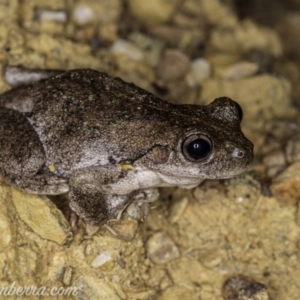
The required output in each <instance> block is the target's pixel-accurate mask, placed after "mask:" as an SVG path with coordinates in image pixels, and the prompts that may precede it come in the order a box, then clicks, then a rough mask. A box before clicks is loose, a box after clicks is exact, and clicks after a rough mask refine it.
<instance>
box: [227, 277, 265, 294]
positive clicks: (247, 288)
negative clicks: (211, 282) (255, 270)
mask: <svg viewBox="0 0 300 300" xmlns="http://www.w3.org/2000/svg"><path fill="white" fill-rule="evenodd" d="M223 297H224V298H225V300H269V299H270V298H269V295H268V292H267V287H266V286H265V285H264V284H262V283H260V282H257V281H255V280H253V279H251V278H249V277H247V276H244V275H236V276H233V277H231V278H229V279H227V280H226V282H225V284H224V286H223Z"/></svg>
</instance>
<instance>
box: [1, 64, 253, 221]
mask: <svg viewBox="0 0 300 300" xmlns="http://www.w3.org/2000/svg"><path fill="white" fill-rule="evenodd" d="M195 133H197V134H202V135H204V136H206V137H207V138H208V139H209V140H210V141H211V143H212V150H211V153H210V154H209V155H208V157H206V158H205V159H204V160H200V161H191V160H189V159H187V158H186V157H185V156H184V155H183V153H182V142H183V141H184V140H185V138H186V137H187V136H189V135H191V134H195ZM0 139H1V149H0V175H2V176H3V177H4V179H5V180H6V181H7V182H9V183H10V184H12V185H14V186H17V187H19V188H21V189H23V190H25V191H28V192H30V193H37V194H49V195H57V194H61V193H65V192H68V191H69V192H70V206H71V208H72V209H73V210H74V211H75V212H76V213H77V214H78V215H80V216H81V217H83V218H85V219H86V220H87V221H88V222H91V223H93V224H102V223H104V222H106V221H107V220H109V219H111V218H113V217H114V216H115V215H116V213H117V212H118V211H119V210H120V209H122V208H123V207H125V206H126V205H127V204H128V202H130V201H132V200H133V199H144V200H146V201H152V200H154V198H156V197H157V193H154V191H155V190H154V189H155V188H157V187H161V186H180V187H183V188H192V187H195V186H197V185H198V184H199V183H200V182H201V181H203V180H204V179H206V178H211V179H216V178H229V177H232V176H235V175H237V174H239V173H241V172H243V171H244V170H246V169H247V168H248V166H249V164H250V163H251V161H252V157H253V145H252V143H251V142H250V141H249V140H247V139H246V138H245V136H244V135H243V133H242V131H241V128H240V120H239V114H238V109H237V105H236V103H235V102H234V101H232V100H230V99H229V98H219V99H216V100H215V101H214V102H212V103H211V104H210V105H207V106H198V105H174V104H171V103H168V102H166V101H163V100H161V99H159V98H157V97H155V96H154V95H152V94H150V93H148V92H146V91H144V90H142V89H140V88H138V87H136V86H135V85H133V84H129V83H126V82H124V81H122V80H121V79H116V78H112V77H109V76H108V75H107V74H104V73H100V72H97V71H94V70H73V71H69V72H65V73H62V74H60V75H57V76H54V77H50V78H49V79H45V80H41V81H38V82H35V83H31V84H29V85H24V86H21V87H18V88H15V89H13V90H10V91H8V92H6V93H4V94H2V95H1V96H0Z"/></svg>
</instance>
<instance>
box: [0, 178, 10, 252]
mask: <svg viewBox="0 0 300 300" xmlns="http://www.w3.org/2000/svg"><path fill="white" fill-rule="evenodd" d="M9 192H10V187H9V186H7V185H5V184H3V185H2V182H1V181H0V205H1V211H0V232H1V235H0V252H2V251H3V250H4V249H5V248H6V247H7V246H8V245H9V244H10V242H11V240H12V230H11V224H10V222H9V218H8V210H7V206H6V205H5V204H6V203H5V202H6V201H9V198H10V193H9Z"/></svg>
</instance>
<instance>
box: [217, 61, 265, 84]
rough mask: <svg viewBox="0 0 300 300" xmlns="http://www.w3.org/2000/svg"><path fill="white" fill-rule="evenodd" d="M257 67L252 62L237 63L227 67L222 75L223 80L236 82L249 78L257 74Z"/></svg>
mask: <svg viewBox="0 0 300 300" xmlns="http://www.w3.org/2000/svg"><path fill="white" fill-rule="evenodd" d="M258 70H259V65H258V64H256V63H253V62H247V61H243V62H239V63H236V64H234V65H233V66H231V67H229V68H228V69H227V70H226V71H225V72H224V74H223V78H224V79H230V80H238V79H243V78H247V77H250V76H252V75H254V74H255V73H257V71H258Z"/></svg>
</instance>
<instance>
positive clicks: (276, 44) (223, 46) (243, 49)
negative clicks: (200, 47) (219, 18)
mask: <svg viewBox="0 0 300 300" xmlns="http://www.w3.org/2000/svg"><path fill="white" fill-rule="evenodd" d="M210 45H211V47H212V49H213V50H214V51H217V52H227V53H231V54H238V55H241V54H243V53H245V54H246V53H248V52H250V51H252V50H253V49H261V50H264V51H267V52H269V53H270V54H271V55H273V56H274V57H279V56H281V55H282V52H283V50H282V44H281V40H280V38H279V36H278V35H277V34H276V32H275V31H273V30H272V29H269V28H262V27H259V26H258V25H256V24H255V23H253V22H252V21H249V20H245V21H242V22H241V23H240V24H239V26H235V27H231V28H230V27H229V28H228V27H225V28H222V27H221V28H219V29H216V30H214V31H212V35H211V40H210Z"/></svg>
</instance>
